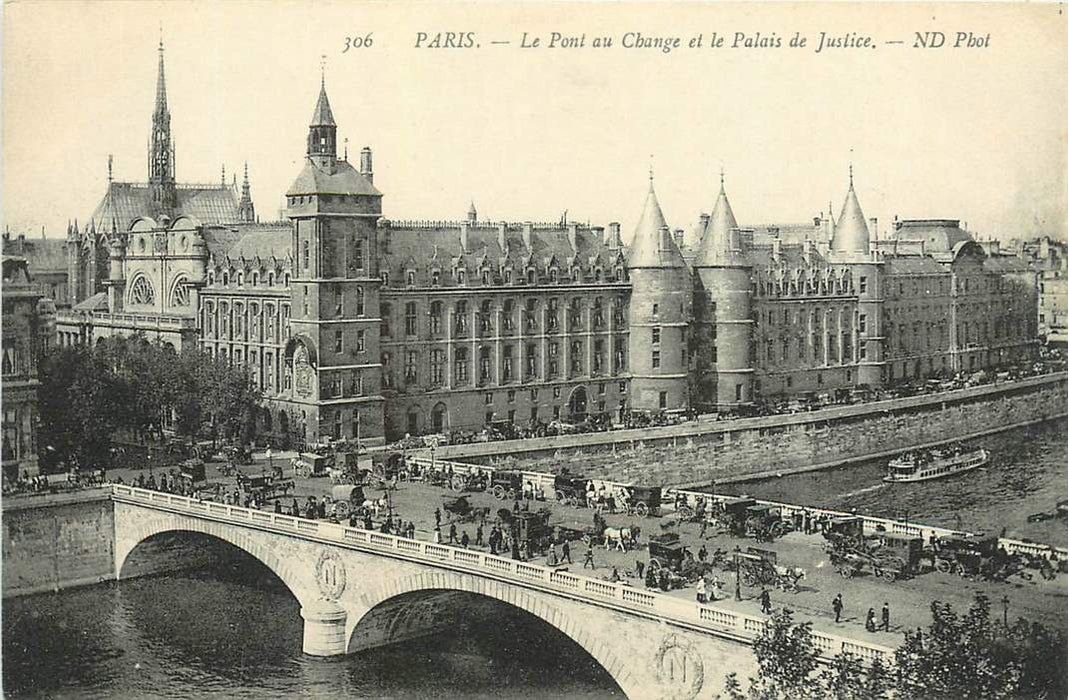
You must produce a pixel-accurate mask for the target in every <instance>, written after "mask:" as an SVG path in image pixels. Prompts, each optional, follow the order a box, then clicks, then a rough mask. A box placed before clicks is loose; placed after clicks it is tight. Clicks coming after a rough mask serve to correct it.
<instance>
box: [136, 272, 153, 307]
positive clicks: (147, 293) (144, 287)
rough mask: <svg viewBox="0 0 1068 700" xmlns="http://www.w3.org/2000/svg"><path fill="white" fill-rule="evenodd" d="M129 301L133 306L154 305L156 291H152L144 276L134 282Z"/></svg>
mask: <svg viewBox="0 0 1068 700" xmlns="http://www.w3.org/2000/svg"><path fill="white" fill-rule="evenodd" d="M130 300H131V301H132V302H133V303H134V304H154V303H156V290H155V289H153V287H152V283H151V282H149V281H148V278H147V277H145V276H144V275H141V276H140V277H138V278H137V279H135V280H134V283H133V285H132V286H131V288H130Z"/></svg>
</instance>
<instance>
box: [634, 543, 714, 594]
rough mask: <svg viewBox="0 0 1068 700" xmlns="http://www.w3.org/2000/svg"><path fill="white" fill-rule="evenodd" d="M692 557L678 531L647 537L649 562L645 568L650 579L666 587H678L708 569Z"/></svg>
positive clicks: (698, 576)
mask: <svg viewBox="0 0 1068 700" xmlns="http://www.w3.org/2000/svg"><path fill="white" fill-rule="evenodd" d="M710 568H711V567H709V566H708V565H707V564H703V563H700V562H698V561H697V560H696V559H694V556H693V552H691V551H690V549H689V547H687V546H686V545H684V544H683V543H682V542H681V541H680V540H679V536H678V533H674V532H669V533H664V534H662V535H654V536H652V537H650V538H649V564H648V568H647V569H646V570H647V571H648V572H649V574H648V575H649V577H650V579H651V580H652V581H655V582H657V585H659V586H661V587H662V588H663V587H664V584H665V583H667V588H678V587H681V586H684V585H686V584H687V583H690V582H692V581H696V580H697V579H698V578H700V577H701V576H702V575H703V574H704V573H705V571H707V570H708V569H710Z"/></svg>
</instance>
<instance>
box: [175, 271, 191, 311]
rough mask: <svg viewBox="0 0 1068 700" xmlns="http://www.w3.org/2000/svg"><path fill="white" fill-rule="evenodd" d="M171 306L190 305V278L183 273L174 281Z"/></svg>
mask: <svg viewBox="0 0 1068 700" xmlns="http://www.w3.org/2000/svg"><path fill="white" fill-rule="evenodd" d="M171 306H189V280H188V278H186V276H185V275H182V276H181V277H179V278H178V279H177V280H175V282H174V289H173V290H172V291H171Z"/></svg>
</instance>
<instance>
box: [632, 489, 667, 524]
mask: <svg viewBox="0 0 1068 700" xmlns="http://www.w3.org/2000/svg"><path fill="white" fill-rule="evenodd" d="M625 490H626V491H627V492H629V493H628V496H629V497H628V498H627V499H626V510H627V514H628V515H637V516H638V517H640V518H644V517H646V516H648V515H660V495H661V488H660V487H659V486H627V487H625Z"/></svg>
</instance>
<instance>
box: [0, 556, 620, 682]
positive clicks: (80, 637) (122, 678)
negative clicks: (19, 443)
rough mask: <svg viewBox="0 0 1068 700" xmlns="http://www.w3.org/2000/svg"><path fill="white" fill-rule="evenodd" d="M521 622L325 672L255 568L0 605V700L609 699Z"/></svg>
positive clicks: (596, 674)
mask: <svg viewBox="0 0 1068 700" xmlns="http://www.w3.org/2000/svg"><path fill="white" fill-rule="evenodd" d="M525 616H526V614H525V613H518V612H509V611H507V610H506V609H504V608H500V609H499V616H498V617H496V618H495V619H494V620H493V623H492V624H485V623H481V624H476V625H474V626H472V627H471V628H469V629H465V630H460V631H458V633H457V634H456V635H454V636H452V637H450V638H445V637H439V638H437V639H429V640H422V641H415V642H408V643H402V644H397V645H394V646H391V647H387V648H381V649H376V650H372V651H368V652H364V653H359V654H354V655H351V656H346V657H335V658H332V659H321V658H313V657H309V656H305V655H304V654H303V653H302V652H301V635H302V622H301V619H300V610H299V606H298V604H297V602H296V600H295V599H294V598H293V597H292V595H290V593H289V592H288V591H287V590H286V589H285V587H284V586H283V585H282V583H281V582H280V581H278V580H277V579H274V578H273V575H272V574H271V573H270V572H269V571H267V570H266V569H265V568H264V567H262V565H260V564H258V563H256V562H252V561H246V562H244V563H243V564H241V565H240V566H237V567H233V568H230V569H224V570H221V571H212V572H191V573H182V574H170V575H166V576H159V577H152V578H142V579H135V580H129V581H123V582H122V583H120V584H116V583H111V584H105V585H100V586H94V587H91V588H82V589H78V590H72V591H65V592H62V593H59V594H56V595H37V596H30V597H25V598H19V599H15V600H7V601H4V604H3V659H2V660H3V689H4V695H5V697H50V698H86V697H108V698H114V697H122V698H198V697H215V698H218V697H226V698H256V699H257V700H260V699H262V698H282V697H286V698H288V697H315V698H340V697H347V698H352V697H364V698H369V697H374V698H397V699H398V700H406V699H408V698H412V699H415V698H420V699H422V698H452V697H464V698H486V699H489V698H499V699H503V700H508V699H510V698H519V697H523V698H558V697H561V696H567V697H577V698H607V697H616V698H618V697H622V694H621V693H619V691H618V688H617V687H616V685H615V683H614V682H613V681H612V680H611V678H609V677H608V675H607V674H606V673H605V672H604V671H603V670H602V669H601V668H600V666H598V665H597V663H596V662H595V661H593V660H592V659H591V658H590V657H589V656H588V655H586V652H584V651H583V650H582V649H581V648H579V647H578V646H577V645H575V644H573V643H572V642H571V641H570V640H568V639H566V638H563V637H562V635H561V634H560V633H558V632H556V631H555V630H553V629H551V628H548V627H546V626H545V625H544V624H543V623H540V621H539V622H534V621H531V620H529V619H528V618H526V617H525Z"/></svg>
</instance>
